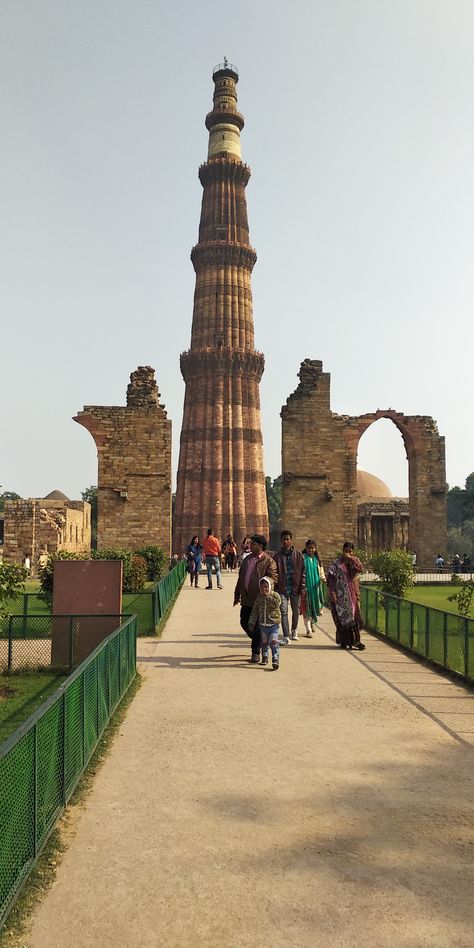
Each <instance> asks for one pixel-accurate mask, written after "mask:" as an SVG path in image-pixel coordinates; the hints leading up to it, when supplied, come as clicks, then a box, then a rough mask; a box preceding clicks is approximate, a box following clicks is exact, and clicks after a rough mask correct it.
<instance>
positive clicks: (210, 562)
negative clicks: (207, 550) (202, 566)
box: [206, 556, 221, 586]
mask: <svg viewBox="0 0 474 948" xmlns="http://www.w3.org/2000/svg"><path fill="white" fill-rule="evenodd" d="M213 566H214V567H215V570H216V579H217V585H218V586H220V585H221V563H220V558H219V557H218V556H206V569H207V585H208V586H212V567H213Z"/></svg>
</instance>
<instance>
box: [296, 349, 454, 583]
mask: <svg viewBox="0 0 474 948" xmlns="http://www.w3.org/2000/svg"><path fill="white" fill-rule="evenodd" d="M298 374H299V378H300V383H299V385H298V387H297V388H296V390H295V391H294V392H293V393H292V394H291V395H290V396H289V398H288V399H287V402H286V405H284V406H283V408H282V411H281V417H282V466H283V472H282V473H283V515H282V523H283V524H284V526H288V527H289V528H290V529H292V530H293V533H294V535H295V539H296V542H297V543H298V544H300V543H304V541H305V539H306V537H307V536H310V535H311V536H313V535H315V536H316V538H317V540H318V543H319V545H320V547H321V551H322V553H323V555H324V556H326V557H327V556H331V555H332V554H333V553H334V551H335V550H337V549H339V548H340V547H341V545H342V543H343V542H344V541H345V540H347V539H354V538H355V537H356V535H357V454H358V448H359V441H360V439H361V437H362V435H363V434H364V432H365V431H367V429H368V428H369V427H370V425H372V424H373V423H374V422H375V421H378V420H379V419H380V418H387V419H389V420H390V421H392V422H393V424H394V425H395V426H396V427H397V428H398V430H399V431H400V434H401V436H402V439H403V443H404V446H405V452H406V456H407V460H408V472H409V473H408V482H409V503H410V526H409V547H410V549H412V550H414V551H416V553H417V558H418V563H421V564H422V565H425V566H432V565H433V562H434V559H435V557H436V553H437V552H438V550H444V549H445V547H446V465H445V444H444V438H443V437H441V436H440V435H439V433H438V428H437V425H436V422H435V421H434V419H433V418H431V417H429V416H427V415H404V414H403V413H401V412H397V411H395V410H394V409H392V408H387V409H377V411H375V412H370V413H367V414H364V415H358V416H351V415H337V414H335V413H334V412H332V411H331V408H330V384H331V381H330V380H331V377H330V375H329V373H328V372H323V365H322V362H319V361H315V360H310V359H306V360H305V361H304V362H303V363H302V364H301V367H300V371H299V373H298Z"/></svg>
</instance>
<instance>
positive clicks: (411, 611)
mask: <svg viewBox="0 0 474 948" xmlns="http://www.w3.org/2000/svg"><path fill="white" fill-rule="evenodd" d="M413 625H414V618H413V603H412V602H411V603H410V648H411V649H413V647H414V642H415V630H414V628H413Z"/></svg>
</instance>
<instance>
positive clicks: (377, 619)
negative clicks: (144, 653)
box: [374, 589, 379, 632]
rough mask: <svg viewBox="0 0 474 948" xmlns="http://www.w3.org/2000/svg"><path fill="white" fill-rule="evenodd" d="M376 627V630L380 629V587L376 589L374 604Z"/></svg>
mask: <svg viewBox="0 0 474 948" xmlns="http://www.w3.org/2000/svg"><path fill="white" fill-rule="evenodd" d="M374 627H375V631H376V632H378V631H379V592H378V589H376V590H375V604H374Z"/></svg>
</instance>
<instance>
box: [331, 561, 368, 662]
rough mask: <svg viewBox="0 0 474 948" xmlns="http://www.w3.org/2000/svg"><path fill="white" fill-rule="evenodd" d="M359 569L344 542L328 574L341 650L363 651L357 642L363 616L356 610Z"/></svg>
mask: <svg viewBox="0 0 474 948" xmlns="http://www.w3.org/2000/svg"><path fill="white" fill-rule="evenodd" d="M362 569H363V566H362V563H361V561H360V560H359V559H358V558H357V556H354V546H353V544H352V543H344V546H343V548H342V556H339V557H338V558H337V560H335V561H334V563H332V564H331V566H330V567H329V569H328V571H327V584H328V593H329V601H330V603H331V612H332V617H333V619H334V624H335V626H336V642H337V644H338V645H340V646H341V648H358V649H361V650H362V649H364V648H365V645H363V644H362V642H361V640H360V630H361V628H362V616H361V614H360V608H359V573H361V572H362Z"/></svg>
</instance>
